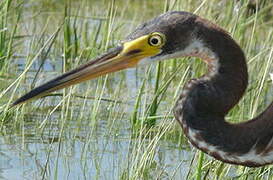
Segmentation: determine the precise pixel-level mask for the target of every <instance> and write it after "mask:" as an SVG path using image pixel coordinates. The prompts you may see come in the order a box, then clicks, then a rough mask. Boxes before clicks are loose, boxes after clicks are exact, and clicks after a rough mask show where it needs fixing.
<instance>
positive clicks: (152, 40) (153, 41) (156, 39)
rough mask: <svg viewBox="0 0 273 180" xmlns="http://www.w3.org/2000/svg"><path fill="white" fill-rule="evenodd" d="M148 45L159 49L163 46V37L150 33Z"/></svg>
mask: <svg viewBox="0 0 273 180" xmlns="http://www.w3.org/2000/svg"><path fill="white" fill-rule="evenodd" d="M148 43H149V44H150V45H151V46H155V47H161V46H163V45H164V44H165V36H164V34H161V33H158V32H155V33H152V34H151V35H150V37H149V39H148Z"/></svg>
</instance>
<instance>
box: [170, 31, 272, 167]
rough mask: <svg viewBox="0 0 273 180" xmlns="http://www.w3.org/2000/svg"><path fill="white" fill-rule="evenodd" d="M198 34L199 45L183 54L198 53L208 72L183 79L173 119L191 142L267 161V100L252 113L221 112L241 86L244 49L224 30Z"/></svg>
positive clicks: (256, 162)
mask: <svg viewBox="0 0 273 180" xmlns="http://www.w3.org/2000/svg"><path fill="white" fill-rule="evenodd" d="M204 37H205V38H203V39H202V43H203V44H202V46H199V48H197V49H194V50H193V51H191V53H189V54H188V55H189V56H197V57H200V58H201V59H203V60H204V61H205V62H206V63H207V64H208V67H209V72H208V73H207V74H206V75H204V76H203V77H201V78H199V79H192V80H190V81H189V82H188V83H187V84H186V86H185V88H184V91H183V93H182V94H181V96H180V98H179V100H178V102H177V105H176V107H175V110H174V111H175V117H176V119H177V120H178V121H179V123H180V124H181V126H182V128H183V130H184V132H185V134H186V136H188V138H189V139H190V141H191V142H192V144H193V145H195V146H196V147H197V148H199V149H202V150H203V151H205V152H207V153H208V154H210V155H212V156H214V157H215V158H216V159H220V160H222V161H226V162H229V163H234V164H242V165H246V166H260V165H263V164H268V163H271V162H272V161H273V138H272V137H273V104H271V105H270V106H269V107H268V109H267V110H266V111H265V112H264V113H262V114H261V115H260V116H259V117H257V118H256V119H253V120H250V121H248V122H245V123H240V124H230V123H228V122H226V121H225V115H226V114H227V113H228V112H229V110H230V109H231V108H232V107H234V106H235V105H236V104H237V103H238V101H239V100H240V98H241V97H242V95H243V94H244V92H245V89H246V87H247V81H248V74H247V66H246V61H245V57H244V53H243V52H242V50H241V48H240V47H239V46H238V45H237V44H236V42H235V41H234V40H232V39H231V38H230V37H229V36H228V35H226V36H223V37H221V38H219V37H217V34H216V35H215V36H212V35H211V36H204ZM201 47H202V48H201ZM266 122H267V123H268V124H264V123H266ZM263 125H264V126H263ZM259 152H260V154H259ZM261 153H262V154H261Z"/></svg>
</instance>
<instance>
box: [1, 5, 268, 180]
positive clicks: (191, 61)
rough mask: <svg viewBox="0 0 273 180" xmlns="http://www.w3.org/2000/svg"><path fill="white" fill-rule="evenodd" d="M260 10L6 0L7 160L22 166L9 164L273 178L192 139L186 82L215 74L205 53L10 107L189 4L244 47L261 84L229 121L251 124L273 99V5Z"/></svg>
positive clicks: (55, 171) (115, 173)
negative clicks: (186, 121)
mask: <svg viewBox="0 0 273 180" xmlns="http://www.w3.org/2000/svg"><path fill="white" fill-rule="evenodd" d="M125 4H126V6H125ZM254 7H255V8H256V11H254V10H253V9H250V8H249V1H240V2H237V1H218V0H211V1H206V0H204V1H192V0H173V1H169V0H166V1H157V0H152V1H144V0H141V1H114V0H113V1H106V0H103V1H99V0H97V1H95V0H94V1H91V2H90V1H87V0H86V1H80V2H76V1H65V0H63V1H60V2H56V1H53V0H43V1H36V3H33V4H31V3H30V2H27V1H10V0H2V1H1V2H0V16H1V19H0V60H1V62H0V69H1V70H0V74H1V79H0V80H1V86H0V89H1V92H0V98H1V100H0V102H1V104H0V108H1V109H0V110H1V112H2V113H1V115H0V116H1V120H0V152H1V153H2V154H4V155H5V156H1V155H0V156H1V157H0V158H1V160H3V161H5V157H8V158H11V159H12V160H13V161H15V167H14V168H13V167H8V168H7V169H9V170H11V171H15V168H16V166H20V167H23V168H21V169H20V171H19V172H20V176H22V177H23V176H24V175H25V174H27V176H28V177H32V178H33V179H39V178H40V177H42V179H76V178H77V179H232V178H233V179H241V180H242V179H248V178H249V179H270V178H271V177H272V168H271V166H270V165H269V166H266V167H263V168H245V167H241V166H234V165H229V164H225V163H222V162H219V161H216V160H214V159H212V158H210V157H208V156H207V155H205V154H203V153H200V152H199V151H197V150H196V149H195V148H193V147H191V146H190V145H189V143H188V142H187V139H185V137H184V135H183V133H182V131H181V128H180V127H179V125H178V123H176V121H175V120H174V117H173V114H172V108H173V106H174V104H175V101H176V99H177V97H178V95H179V92H180V90H181V88H182V86H183V84H184V83H186V82H187V81H188V80H189V79H190V78H193V77H195V78H196V77H199V76H201V75H202V74H204V73H205V72H206V66H205V65H204V64H203V63H202V62H201V61H199V60H198V59H196V58H184V59H174V60H169V61H164V62H161V63H159V64H153V65H151V66H147V67H138V68H137V69H136V70H128V71H123V72H117V73H115V74H110V75H107V76H105V77H101V78H98V79H97V80H92V81H89V82H86V83H83V84H82V85H77V86H73V87H70V88H67V89H66V90H62V91H59V92H57V93H54V94H52V95H50V96H49V97H46V98H44V99H40V100H36V101H33V102H30V103H27V104H25V105H23V106H21V107H17V108H14V109H10V110H8V107H9V104H10V103H11V102H12V100H14V99H16V98H18V97H19V96H20V95H22V94H24V93H25V92H27V91H29V90H30V89H31V88H33V87H34V86H37V85H38V84H41V83H42V82H44V81H46V80H49V79H51V78H52V77H54V76H56V75H58V74H61V73H62V72H65V71H68V70H70V69H72V68H74V67H76V66H78V65H79V64H83V63H85V62H86V61H88V60H90V59H92V58H94V57H96V56H98V55H99V54H101V53H102V52H104V51H105V50H106V49H108V48H110V47H113V46H115V45H116V44H117V43H118V42H119V40H122V39H123V38H124V37H125V34H128V32H129V31H130V30H133V29H134V28H135V27H136V26H137V25H138V24H139V23H141V22H143V21H145V20H147V19H150V18H152V17H154V16H157V15H158V14H160V13H162V12H165V11H169V10H185V11H190V12H195V13H196V14H198V15H200V16H202V17H204V18H207V19H210V20H211V21H213V22H215V23H216V24H219V25H220V26H222V27H223V28H224V29H226V30H227V31H228V32H230V34H231V36H232V37H233V38H234V39H236V41H237V42H238V43H239V44H240V45H241V47H242V48H243V50H244V51H245V53H246V57H247V59H248V67H249V68H248V71H249V73H250V85H249V87H248V89H247V92H246V94H245V96H244V97H243V99H242V100H241V101H240V103H239V104H238V105H237V106H236V107H235V108H234V109H233V110H232V111H231V112H230V113H229V114H228V116H227V120H228V121H229V122H234V123H236V122H241V121H243V120H247V119H250V118H252V117H254V116H256V115H257V114H259V112H261V111H262V110H263V109H264V108H265V107H266V106H267V105H268V104H269V103H270V102H271V101H272V99H273V97H272V92H273V90H272V89H273V88H272V83H271V81H270V80H269V77H270V76H269V73H272V72H273V62H272V61H273V44H272V42H273V18H272V13H273V12H272V8H273V3H272V2H271V1H261V4H259V3H258V4H256V5H255V6H254ZM2 147H4V148H2ZM12 147H20V148H12ZM7 149H8V150H9V151H8V150H7ZM18 159H21V160H22V161H24V162H27V163H24V162H18ZM24 168H25V169H24ZM4 171H5V170H4ZM5 172H7V173H6V174H4V175H3V176H4V178H7V179H8V178H10V177H11V175H12V174H11V173H10V171H5ZM37 174H38V175H37ZM5 176H6V177H5Z"/></svg>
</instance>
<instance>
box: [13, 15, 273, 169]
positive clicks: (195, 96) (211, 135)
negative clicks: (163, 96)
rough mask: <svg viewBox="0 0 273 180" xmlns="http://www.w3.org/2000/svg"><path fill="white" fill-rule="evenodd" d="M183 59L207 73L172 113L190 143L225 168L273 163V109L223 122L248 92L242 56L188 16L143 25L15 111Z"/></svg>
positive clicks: (215, 30)
mask: <svg viewBox="0 0 273 180" xmlns="http://www.w3.org/2000/svg"><path fill="white" fill-rule="evenodd" d="M184 56H195V57H200V58H201V59H203V60H204V61H205V62H206V63H207V64H208V69H209V70H208V73H207V74H206V75H204V76H203V77H201V78H199V79H192V80H190V81H189V82H188V83H187V84H186V85H185V87H184V90H183V91H182V94H181V95H180V97H179V99H178V101H177V103H176V106H175V107H174V113H175V117H176V119H177V121H178V122H179V124H180V125H181V127H182V129H183V131H184V133H185V135H186V136H187V137H188V138H189V140H190V142H191V143H192V144H193V145H194V146H196V147H197V148H199V149H201V150H202V151H204V152H206V153H208V154H209V155H211V156H213V157H215V158H216V159H219V160H222V161H224V162H228V163H232V164H240V165H245V166H261V165H265V164H269V163H272V162H273V103H272V104H271V105H269V107H268V108H267V109H266V110H265V111H264V112H263V113H262V114H261V115H259V116H258V117H256V118H254V119H252V120H249V121H247V122H243V123H239V124H230V123H228V122H226V121H225V116H226V114H227V113H228V112H229V110H230V109H231V108H232V107H234V106H235V105H236V104H237V103H238V101H239V100H240V98H241V97H242V95H243V93H244V92H245V89H246V87H247V83H248V74H247V66H246V61H245V56H244V53H243V51H242V50H241V48H240V47H239V46H238V45H237V43H236V42H235V41H234V40H233V39H232V38H231V37H230V36H229V35H228V34H227V33H226V32H225V31H224V30H222V29H221V28H219V27H218V26H216V25H214V24H212V23H211V22H209V21H207V20H204V19H202V18H200V17H198V16H196V15H193V14H191V13H187V12H168V13H166V14H163V15H160V16H158V17H156V18H155V19H153V20H151V21H149V22H147V23H144V24H143V25H141V26H139V27H138V28H137V29H136V30H135V31H134V32H133V33H131V34H130V35H129V36H128V38H127V39H126V40H125V41H124V42H123V43H122V44H121V45H120V46H118V48H116V49H112V50H111V51H109V52H108V53H107V54H106V55H104V56H101V57H99V58H97V59H96V60H94V61H92V62H90V63H88V64H86V65H83V66H81V67H79V68H77V69H75V70H72V71H70V72H68V73H66V74H64V75H62V76H60V77H57V78H56V79H53V80H51V81H49V82H48V83H46V84H44V85H41V86H40V87H37V88H35V89H34V90H32V91H30V92H29V93H28V94H26V95H24V96H23V97H21V98H20V99H18V100H17V101H16V102H15V103H14V104H13V105H16V104H20V103H23V102H25V101H26V100H28V99H31V98H33V97H39V96H42V95H44V94H46V93H49V92H52V91H55V90H57V89H61V88H64V87H66V86H69V85H72V84H76V83H79V82H81V81H84V80H87V79H92V78H95V77H97V76H100V75H103V74H106V73H109V72H114V71H118V70H121V69H124V68H128V67H132V66H135V65H137V64H138V63H142V62H151V61H154V60H163V59H169V58H175V57H184Z"/></svg>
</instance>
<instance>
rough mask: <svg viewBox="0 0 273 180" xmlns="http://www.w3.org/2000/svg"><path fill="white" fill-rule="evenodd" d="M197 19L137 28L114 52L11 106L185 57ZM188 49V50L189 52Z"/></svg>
mask: <svg viewBox="0 0 273 180" xmlns="http://www.w3.org/2000/svg"><path fill="white" fill-rule="evenodd" d="M196 18H197V16H195V15H193V14H191V13H187V12H169V13H166V14H163V15H160V16H158V17H156V18H154V19H152V20H150V21H148V22H146V23H144V24H142V25H141V26H139V27H138V28H137V29H136V30H135V31H134V32H132V33H131V34H130V35H129V36H128V37H127V38H126V39H125V40H124V41H122V42H121V43H120V44H119V45H118V46H117V47H116V48H113V49H110V50H109V51H108V52H107V53H105V54H104V55H102V56H100V57H98V58H96V59H94V60H92V61H90V62H88V63H87V64H84V65H82V66H80V67H78V68H76V69H74V70H71V71H69V72H67V73H65V74H63V75H61V76H59V77H57V78H55V79H53V80H51V81H48V82H47V83H45V84H42V85H41V86H38V87H36V88H34V89H33V90H31V91H30V92H29V93H27V94H25V95H24V96H22V97H21V98H19V99H18V100H16V101H15V102H14V103H13V106H14V105H17V104H21V103H24V102H26V101H28V100H30V99H33V98H37V97H42V96H45V95H47V94H48V93H50V92H53V91H56V90H58V89H62V88H65V87H68V86H70V85H74V84H77V83H80V82H83V81H86V80H89V79H93V78H96V77H99V76H102V75H104V74H108V73H111V72H116V71H119V70H122V69H126V68H131V67H135V66H137V65H138V64H146V63H150V62H153V61H156V60H163V59H169V58H175V57H180V56H186V55H189V53H191V52H192V51H194V47H190V46H191V44H193V40H194V32H195V29H194V27H195V25H194V24H195V23H196ZM189 47H190V48H189Z"/></svg>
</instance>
